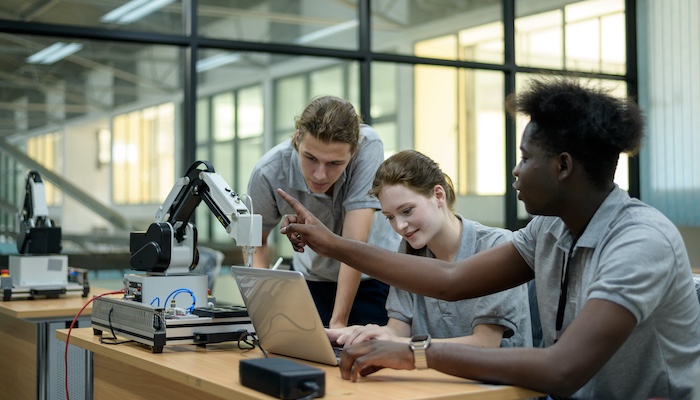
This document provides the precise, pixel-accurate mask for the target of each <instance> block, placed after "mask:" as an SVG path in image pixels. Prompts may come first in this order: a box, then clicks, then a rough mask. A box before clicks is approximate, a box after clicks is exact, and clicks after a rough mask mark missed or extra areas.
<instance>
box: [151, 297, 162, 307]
mask: <svg viewBox="0 0 700 400" xmlns="http://www.w3.org/2000/svg"><path fill="white" fill-rule="evenodd" d="M156 300H157V301H158V305H156V307H160V297H156V298H155V299H153V300H151V304H150V305H151V306H152V305H153V303H154V302H155V301H156Z"/></svg>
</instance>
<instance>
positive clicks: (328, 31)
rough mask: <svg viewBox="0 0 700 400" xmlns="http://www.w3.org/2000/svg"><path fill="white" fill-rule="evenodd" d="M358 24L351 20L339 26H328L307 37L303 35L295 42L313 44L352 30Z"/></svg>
mask: <svg viewBox="0 0 700 400" xmlns="http://www.w3.org/2000/svg"><path fill="white" fill-rule="evenodd" d="M358 24H359V22H358V21H357V20H356V19H351V20H349V21H345V22H343V23H341V24H338V25H333V26H329V27H328V28H323V29H319V30H317V31H316V32H311V33H309V34H308V35H303V36H301V37H300V38H299V39H297V40H296V42H297V43H300V44H303V43H309V42H313V41H315V40H319V39H322V38H325V37H326V36H330V35H334V34H336V33H340V32H342V31H346V30H348V29H352V28H354V27H356V26H357V25H358Z"/></svg>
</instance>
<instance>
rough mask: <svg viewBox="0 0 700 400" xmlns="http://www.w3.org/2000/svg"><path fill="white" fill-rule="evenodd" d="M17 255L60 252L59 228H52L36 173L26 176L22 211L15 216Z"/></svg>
mask: <svg viewBox="0 0 700 400" xmlns="http://www.w3.org/2000/svg"><path fill="white" fill-rule="evenodd" d="M17 220H18V225H19V233H18V235H17V251H18V252H19V254H57V253H60V252H61V228H58V227H55V226H53V221H51V219H49V209H48V207H47V205H46V194H45V191H44V182H43V181H42V179H41V176H40V175H39V173H38V172H36V171H29V174H28V175H27V180H26V185H25V191H24V202H23V207H22V210H21V211H20V212H19V214H18V215H17Z"/></svg>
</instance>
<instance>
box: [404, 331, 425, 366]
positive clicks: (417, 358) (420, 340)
mask: <svg viewBox="0 0 700 400" xmlns="http://www.w3.org/2000/svg"><path fill="white" fill-rule="evenodd" d="M429 346H430V335H428V334H424V335H413V336H412V337H411V341H410V342H409V343H408V347H410V348H411V350H412V351H413V363H414V365H415V367H416V369H428V360H427V359H426V358H425V350H427V349H428V347H429Z"/></svg>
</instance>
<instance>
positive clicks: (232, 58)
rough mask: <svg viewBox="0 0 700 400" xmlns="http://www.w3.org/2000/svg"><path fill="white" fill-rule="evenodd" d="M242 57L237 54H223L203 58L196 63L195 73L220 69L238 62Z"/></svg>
mask: <svg viewBox="0 0 700 400" xmlns="http://www.w3.org/2000/svg"><path fill="white" fill-rule="evenodd" d="M241 58H242V56H241V55H240V54H238V53H223V54H217V55H215V56H212V57H208V58H203V59H201V60H199V61H197V72H204V71H207V70H210V69H214V68H217V67H221V66H222V65H226V64H231V63H234V62H236V61H239V60H240V59H241Z"/></svg>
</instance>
